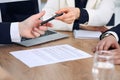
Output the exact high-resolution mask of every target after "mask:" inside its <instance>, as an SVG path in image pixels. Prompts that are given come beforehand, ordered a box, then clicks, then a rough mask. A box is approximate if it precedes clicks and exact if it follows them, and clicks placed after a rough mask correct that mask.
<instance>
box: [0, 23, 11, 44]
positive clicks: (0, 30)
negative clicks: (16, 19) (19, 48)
mask: <svg viewBox="0 0 120 80" xmlns="http://www.w3.org/2000/svg"><path fill="white" fill-rule="evenodd" d="M10 43H12V42H11V37H10V23H0V44H10Z"/></svg>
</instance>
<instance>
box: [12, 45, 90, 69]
mask: <svg viewBox="0 0 120 80" xmlns="http://www.w3.org/2000/svg"><path fill="white" fill-rule="evenodd" d="M10 53H11V54H12V55H13V56H15V57H16V58H17V59H19V60H20V61H22V62H23V63H24V64H26V65H27V66H29V67H35V66H42V65H47V64H53V63H58V62H64V61H70V60H76V59H84V58H89V57H92V56H91V55H89V54H88V53H86V52H84V51H81V50H79V49H76V48H74V47H72V46H70V45H67V44H65V45H57V46H51V47H44V48H37V49H31V50H22V51H14V52H10Z"/></svg>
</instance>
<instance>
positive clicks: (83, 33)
mask: <svg viewBox="0 0 120 80" xmlns="http://www.w3.org/2000/svg"><path fill="white" fill-rule="evenodd" d="M100 35H101V32H99V31H87V30H74V37H75V38H80V39H90V38H99V37H100Z"/></svg>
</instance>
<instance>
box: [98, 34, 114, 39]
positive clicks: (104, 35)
mask: <svg viewBox="0 0 120 80" xmlns="http://www.w3.org/2000/svg"><path fill="white" fill-rule="evenodd" d="M110 35H113V34H112V33H104V34H102V35H101V36H100V40H101V39H103V38H105V37H108V36H110Z"/></svg>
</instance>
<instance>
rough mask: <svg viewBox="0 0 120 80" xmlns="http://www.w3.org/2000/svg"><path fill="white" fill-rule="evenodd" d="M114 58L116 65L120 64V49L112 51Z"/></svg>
mask: <svg viewBox="0 0 120 80" xmlns="http://www.w3.org/2000/svg"><path fill="white" fill-rule="evenodd" d="M111 52H112V53H113V56H114V64H120V47H119V48H117V49H114V50H111Z"/></svg>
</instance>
